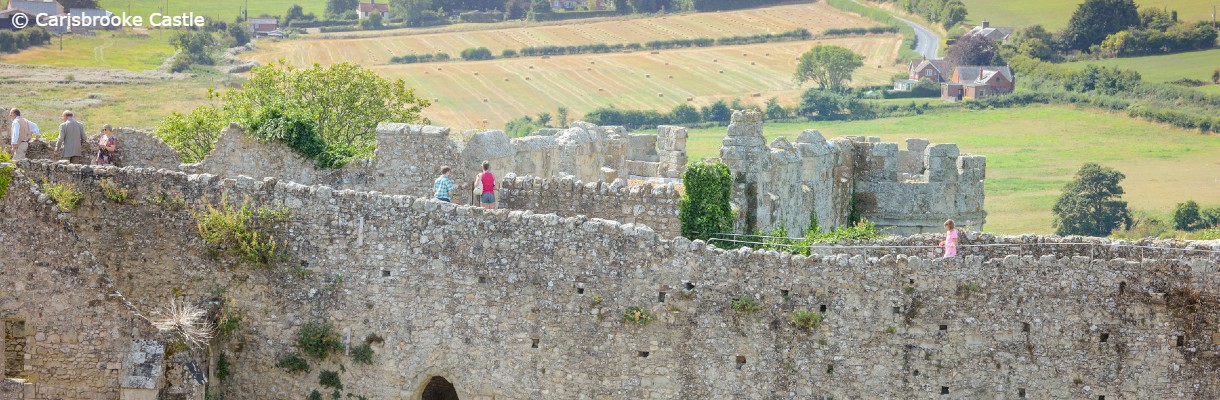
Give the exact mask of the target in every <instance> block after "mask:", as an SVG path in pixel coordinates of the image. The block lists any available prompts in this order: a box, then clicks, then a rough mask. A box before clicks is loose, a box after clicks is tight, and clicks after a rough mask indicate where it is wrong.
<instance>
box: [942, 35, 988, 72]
mask: <svg viewBox="0 0 1220 400" xmlns="http://www.w3.org/2000/svg"><path fill="white" fill-rule="evenodd" d="M999 55H1000V48H999V47H998V46H996V44H995V42H993V41H991V39H988V38H987V37H986V36H983V35H966V36H962V37H961V38H960V39H957V41H956V42H953V45H952V46H949V51H948V53H947V54H946V55H945V59H946V60H949V61H950V62H952V63H953V64H955V65H995V64H993V61H995V60H996V59H997V58H999Z"/></svg>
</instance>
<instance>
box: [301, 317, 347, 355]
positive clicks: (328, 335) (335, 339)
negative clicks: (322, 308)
mask: <svg viewBox="0 0 1220 400" xmlns="http://www.w3.org/2000/svg"><path fill="white" fill-rule="evenodd" d="M297 347H298V348H300V349H301V351H303V352H305V354H308V355H311V356H314V357H317V358H318V359H319V360H325V359H326V356H328V355H330V354H331V353H332V352H337V351H339V350H341V349H343V344H342V343H341V342H340V341H339V333H338V332H335V330H334V327H332V326H331V324H330V323H329V322H310V323H307V324H305V325H303V326H301V328H300V329H298V330H297Z"/></svg>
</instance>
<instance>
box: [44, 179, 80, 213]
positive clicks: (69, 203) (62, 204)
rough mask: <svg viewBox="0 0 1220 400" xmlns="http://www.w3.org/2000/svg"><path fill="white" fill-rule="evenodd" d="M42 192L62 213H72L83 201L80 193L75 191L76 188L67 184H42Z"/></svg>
mask: <svg viewBox="0 0 1220 400" xmlns="http://www.w3.org/2000/svg"><path fill="white" fill-rule="evenodd" d="M42 191H43V193H46V194H47V196H49V197H51V200H54V201H55V204H56V205H58V206H59V209H61V210H64V211H72V209H74V208H76V206H78V205H80V202H81V200H83V199H84V196H82V195H81V194H80V191H78V190H76V186H75V185H73V184H71V183H67V182H60V183H48V182H43V185H42Z"/></svg>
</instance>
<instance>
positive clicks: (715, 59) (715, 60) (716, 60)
mask: <svg viewBox="0 0 1220 400" xmlns="http://www.w3.org/2000/svg"><path fill="white" fill-rule="evenodd" d="M712 62H720V59H718V58H713V59H712Z"/></svg>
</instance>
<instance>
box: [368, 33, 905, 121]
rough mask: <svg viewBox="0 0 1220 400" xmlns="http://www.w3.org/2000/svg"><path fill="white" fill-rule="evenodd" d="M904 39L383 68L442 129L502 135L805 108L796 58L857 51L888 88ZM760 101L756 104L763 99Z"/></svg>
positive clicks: (873, 80)
mask: <svg viewBox="0 0 1220 400" xmlns="http://www.w3.org/2000/svg"><path fill="white" fill-rule="evenodd" d="M900 41H901V39H900V38H899V37H898V36H872V37H868V38H844V39H828V40H814V41H799V42H781V43H768V44H756V45H745V46H717V47H707V48H693V49H674V50H662V51H658V52H650V51H639V52H634V53H614V54H589V55H573V56H557V57H550V58H541V57H531V58H513V59H500V60H489V61H469V62H445V63H427V64H407V65H383V66H374V67H372V69H373V70H374V71H376V72H377V73H378V74H380V75H382V76H386V77H390V78H402V79H404V80H406V81H407V84H408V86H410V87H413V88H415V89H416V91H417V93H418V94H420V95H421V96H424V97H426V98H428V99H433V100H435V103H434V104H433V105H432V106H431V107H429V108H428V109H426V110H425V111H424V115H425V116H427V117H429V118H431V119H432V120H433V122H434V123H436V124H440V125H446V126H450V127H453V128H456V129H459V130H460V129H470V128H493V129H499V128H501V127H503V126H504V123H505V122H507V121H509V120H512V119H516V118H518V117H520V116H522V115H534V114H537V113H538V112H542V111H550V112H552V113H553V112H554V110H555V109H556V108H557V107H559V106H566V107H568V108H569V109H570V110H571V112H572V114H571V115H572V117H573V118H579V117H580V116H581V115H583V114H584V113H586V112H589V111H591V110H593V109H595V108H599V107H609V106H614V107H618V108H622V109H656V110H664V111H668V110H670V109H672V108H673V107H675V106H677V105H679V104H683V103H688V104H691V105H694V106H702V105H706V104H710V103H712V102H715V101H716V100H719V99H732V98H737V97H739V98H741V99H742V100H743V101H745V102H746V103H747V104H751V103H757V104H761V103H762V102H764V101H766V99H767V98H769V97H772V96H776V97H779V99H780V100H781V102H782V103H785V104H796V103H797V102H798V99H797V98H798V96H799V94H800V92H801V89H800V88H798V87H797V86H796V85H795V84H794V83H793V82H792V72H793V71H794V70H795V69H796V58H797V57H798V56H799V55H800V54H801V53H803V52H805V51H808V50H809V48H811V47H813V46H814V45H816V44H833V45H838V46H844V47H848V48H851V49H852V50H854V51H856V52H857V53H860V54H864V55H865V67H863V68H861V69H860V70H859V71H857V73H856V74H855V79H854V80H853V83H855V84H884V83H886V82H888V81H889V79H890V77H891V76H893V74H895V73H897V72H900V71H901V70H902V68H901V67H900V66H897V65H896V64H894V57H895V56H896V55H897V53H898V47H899V45H900ZM756 95H757V96H756Z"/></svg>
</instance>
